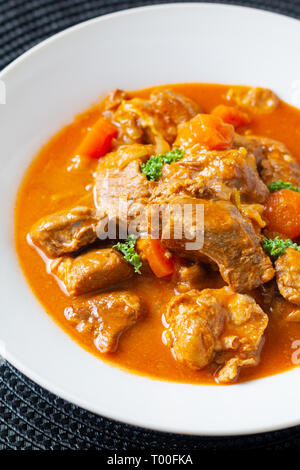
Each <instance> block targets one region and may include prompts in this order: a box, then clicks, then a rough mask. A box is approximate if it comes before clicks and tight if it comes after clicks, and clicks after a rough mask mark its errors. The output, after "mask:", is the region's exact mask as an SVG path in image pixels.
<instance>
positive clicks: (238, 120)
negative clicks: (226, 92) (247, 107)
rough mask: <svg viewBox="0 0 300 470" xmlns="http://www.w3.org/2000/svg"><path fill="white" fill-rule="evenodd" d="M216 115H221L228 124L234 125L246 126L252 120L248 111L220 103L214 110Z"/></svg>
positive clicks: (213, 112)
mask: <svg viewBox="0 0 300 470" xmlns="http://www.w3.org/2000/svg"><path fill="white" fill-rule="evenodd" d="M212 114H213V115H214V116H219V117H220V118H221V119H222V120H223V121H224V122H226V123H227V124H231V125H232V126H233V127H235V128H237V127H241V126H246V125H247V124H249V122H250V118H249V116H248V114H247V113H244V112H243V111H240V110H239V109H237V108H235V107H234V106H225V105H224V104H220V105H219V106H216V107H215V108H214V109H213V110H212Z"/></svg>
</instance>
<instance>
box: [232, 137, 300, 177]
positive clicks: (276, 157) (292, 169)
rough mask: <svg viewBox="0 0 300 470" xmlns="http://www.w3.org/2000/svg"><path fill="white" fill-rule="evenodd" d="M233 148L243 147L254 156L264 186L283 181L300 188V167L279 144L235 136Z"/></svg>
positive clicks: (257, 138) (263, 138) (272, 141)
mask: <svg viewBox="0 0 300 470" xmlns="http://www.w3.org/2000/svg"><path fill="white" fill-rule="evenodd" d="M234 146H235V147H245V148H246V149H247V150H248V152H249V153H252V154H253V155H254V156H255V158H256V162H257V165H258V171H259V174H260V176H261V178H262V180H263V181H264V183H265V184H269V183H272V181H277V180H283V181H289V182H290V183H292V184H294V185H295V186H300V165H299V163H298V162H297V161H296V159H295V158H294V157H293V156H292V155H291V154H290V152H289V151H288V149H287V148H286V147H285V145H284V144H282V143H281V142H277V141H276V140H272V139H268V138H266V137H259V136H239V135H238V134H236V135H235V139H234Z"/></svg>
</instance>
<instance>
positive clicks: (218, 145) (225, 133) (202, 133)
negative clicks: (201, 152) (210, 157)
mask: <svg viewBox="0 0 300 470" xmlns="http://www.w3.org/2000/svg"><path fill="white" fill-rule="evenodd" d="M233 137H234V128H233V127H232V126H231V125H230V124H226V123H224V122H223V121H222V119H221V118H220V117H219V116H214V115H212V114H197V116H195V117H194V118H193V119H191V120H190V121H188V122H186V123H185V124H183V125H182V126H181V127H180V129H179V132H178V135H177V139H176V141H175V144H174V145H175V147H183V148H191V147H194V145H197V144H198V145H200V146H202V147H205V148H207V149H209V150H226V149H229V148H230V147H231V144H232V141H233Z"/></svg>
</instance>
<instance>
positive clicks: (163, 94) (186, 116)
mask: <svg viewBox="0 0 300 470" xmlns="http://www.w3.org/2000/svg"><path fill="white" fill-rule="evenodd" d="M150 103H151V105H152V106H153V108H154V111H155V113H156V114H157V115H158V116H160V119H161V126H162V129H163V134H164V137H165V139H166V140H167V141H168V142H169V143H173V142H174V140H175V139H176V137H177V127H178V125H180V124H182V123H183V122H186V121H189V120H190V119H192V118H193V117H194V116H196V114H198V113H201V108H200V106H199V105H198V104H197V103H195V102H194V101H192V100H190V99H189V98H186V97H185V96H182V95H180V94H178V93H174V92H173V91H171V90H155V91H153V92H152V93H151V96H150Z"/></svg>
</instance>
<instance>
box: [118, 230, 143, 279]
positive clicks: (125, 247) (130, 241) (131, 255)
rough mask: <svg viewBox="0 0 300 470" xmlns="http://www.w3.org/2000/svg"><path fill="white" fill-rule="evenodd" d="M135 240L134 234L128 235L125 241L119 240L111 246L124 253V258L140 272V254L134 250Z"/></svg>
mask: <svg viewBox="0 0 300 470" xmlns="http://www.w3.org/2000/svg"><path fill="white" fill-rule="evenodd" d="M136 241H137V236H136V235H128V237H127V239H126V241H125V242H123V243H122V242H119V243H117V244H116V245H114V246H113V248H115V249H116V250H119V251H120V252H121V253H122V254H123V255H124V259H125V260H126V261H128V263H130V264H132V266H134V271H135V272H136V273H138V274H141V271H140V267H141V266H142V264H143V263H142V261H141V257H140V255H139V254H138V253H137V252H136V251H135V245H136Z"/></svg>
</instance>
